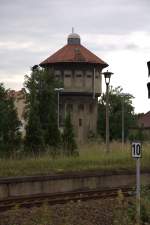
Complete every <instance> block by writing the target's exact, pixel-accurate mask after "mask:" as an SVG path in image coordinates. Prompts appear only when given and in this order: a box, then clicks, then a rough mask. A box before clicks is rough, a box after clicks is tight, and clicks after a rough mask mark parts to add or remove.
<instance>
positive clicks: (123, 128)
mask: <svg viewBox="0 0 150 225" xmlns="http://www.w3.org/2000/svg"><path fill="white" fill-rule="evenodd" d="M120 96H121V98H122V110H121V111H122V112H121V130H122V131H121V137H122V150H123V149H124V137H125V133H124V130H125V123H124V122H125V118H124V114H125V109H124V103H125V97H126V96H129V94H127V93H121V94H120Z"/></svg>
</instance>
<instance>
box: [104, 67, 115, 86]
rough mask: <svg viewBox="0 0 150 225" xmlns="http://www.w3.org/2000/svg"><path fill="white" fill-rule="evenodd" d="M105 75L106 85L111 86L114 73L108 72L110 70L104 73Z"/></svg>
mask: <svg viewBox="0 0 150 225" xmlns="http://www.w3.org/2000/svg"><path fill="white" fill-rule="evenodd" d="M103 74H104V77H105V83H106V84H107V85H109V83H110V78H111V75H112V74H113V73H112V72H108V70H107V71H106V72H104V73H103Z"/></svg>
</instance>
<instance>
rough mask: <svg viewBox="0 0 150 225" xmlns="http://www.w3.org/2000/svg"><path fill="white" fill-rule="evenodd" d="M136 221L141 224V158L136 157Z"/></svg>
mask: <svg viewBox="0 0 150 225" xmlns="http://www.w3.org/2000/svg"><path fill="white" fill-rule="evenodd" d="M136 223H137V225H140V158H137V159H136Z"/></svg>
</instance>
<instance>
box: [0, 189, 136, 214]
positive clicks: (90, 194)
mask: <svg viewBox="0 0 150 225" xmlns="http://www.w3.org/2000/svg"><path fill="white" fill-rule="evenodd" d="M119 190H121V191H122V193H123V194H124V196H131V195H133V194H134V192H133V188H129V187H126V188H121V189H119V188H114V189H106V190H98V189H96V190H81V191H80V190H79V191H73V192H62V193H56V194H38V195H31V196H21V197H9V198H7V199H4V200H0V212H1V211H6V210H9V209H11V208H13V207H15V206H19V207H26V208H29V207H33V206H40V205H42V204H43V203H48V204H50V205H54V204H64V203H66V202H68V201H78V200H81V201H87V200H90V199H100V198H115V197H116V196H117V195H118V191H119Z"/></svg>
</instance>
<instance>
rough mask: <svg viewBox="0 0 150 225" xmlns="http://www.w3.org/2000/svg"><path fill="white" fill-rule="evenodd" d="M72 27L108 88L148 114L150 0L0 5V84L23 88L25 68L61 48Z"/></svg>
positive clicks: (37, 0) (6, 0) (1, 1)
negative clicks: (103, 65)
mask: <svg viewBox="0 0 150 225" xmlns="http://www.w3.org/2000/svg"><path fill="white" fill-rule="evenodd" d="M72 27H74V28H75V32H76V33H78V34H79V35H80V37H81V43H82V45H84V46H85V47H86V48H88V49H89V50H91V51H92V52H93V53H95V54H96V55H97V56H99V57H100V58H101V59H102V60H104V61H105V62H107V63H108V64H109V68H108V69H109V70H110V71H111V72H113V73H114V75H113V77H112V79H111V85H113V86H114V87H117V86H121V87H122V88H123V92H125V93H126V92H127V93H130V94H132V95H133V96H134V97H135V99H134V101H133V105H134V107H135V112H137V113H138V112H147V111H149V110H150V100H148V97H147V87H146V83H147V81H148V70H147V66H146V62H147V61H149V60H150V0H93V1H92V0H76V1H75V0H42V1H41V0H0V82H4V84H5V86H6V87H7V88H11V89H15V90H19V89H20V88H22V86H23V81H24V75H25V74H29V73H30V67H32V66H33V65H35V64H39V63H40V62H41V61H43V60H44V59H45V58H47V57H48V56H49V55H51V54H52V53H54V52H55V51H57V50H58V49H59V48H61V47H63V46H64V45H65V44H66V42H67V36H68V34H69V33H71V28H72ZM103 91H105V85H104V84H103Z"/></svg>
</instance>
